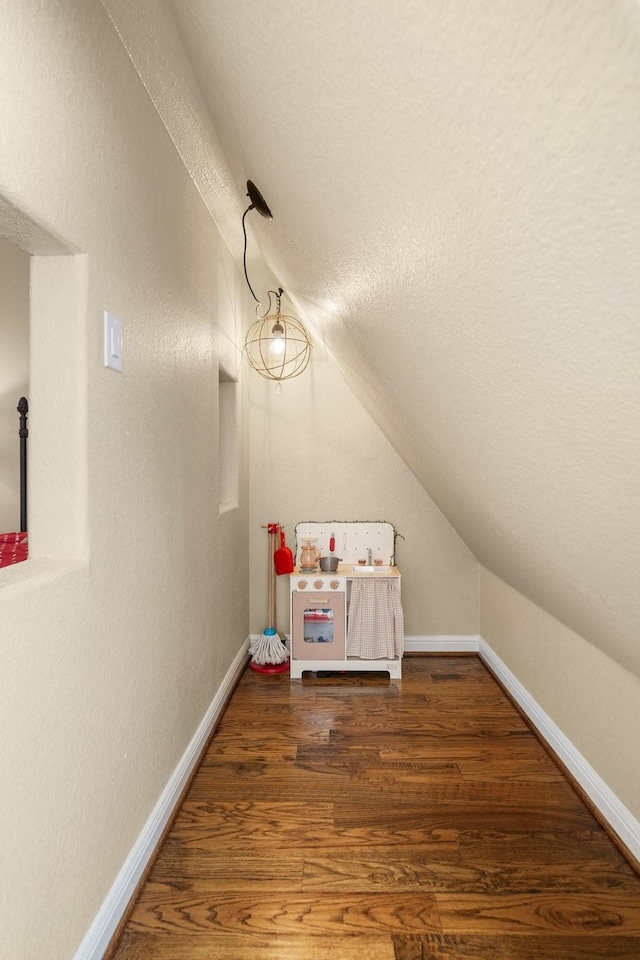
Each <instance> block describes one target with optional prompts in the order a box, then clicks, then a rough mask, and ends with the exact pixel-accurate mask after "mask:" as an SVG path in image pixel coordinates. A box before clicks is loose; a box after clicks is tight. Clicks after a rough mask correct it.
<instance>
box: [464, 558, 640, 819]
mask: <svg viewBox="0 0 640 960" xmlns="http://www.w3.org/2000/svg"><path fill="white" fill-rule="evenodd" d="M480 583H481V626H480V632H481V634H482V637H483V638H484V639H485V640H486V641H487V643H489V644H490V645H491V647H492V648H493V649H494V650H495V652H496V653H497V654H498V656H499V657H500V658H501V659H502V660H503V661H504V662H505V663H506V665H507V666H508V667H509V669H510V670H512V671H513V673H514V674H515V675H516V676H517V678H518V680H519V681H520V683H522V685H523V686H524V687H525V688H526V689H527V690H528V692H529V693H530V694H531V696H532V697H534V698H535V700H537V702H538V703H539V704H540V706H541V707H542V708H543V710H545V711H546V713H548V714H549V716H550V717H551V719H552V720H553V721H554V722H555V723H556V724H557V725H558V727H560V729H561V730H562V732H563V733H564V734H565V735H566V736H567V737H568V738H569V740H571V742H572V743H573V744H574V746H576V747H577V748H578V750H579V751H580V753H581V754H582V755H583V756H584V757H585V759H586V760H588V762H589V763H590V764H591V766H592V767H593V768H594V770H596V772H597V773H598V774H599V775H600V776H601V777H602V779H603V780H604V781H605V783H606V784H607V785H608V786H609V787H610V788H611V790H613V792H614V793H615V794H616V795H617V796H618V798H619V799H620V800H621V801H622V803H624V804H625V806H626V807H628V809H629V810H630V811H631V813H632V814H633V815H634V816H635V817H636V818H640V764H638V763H637V762H636V758H637V757H638V756H640V682H639V681H638V678H637V677H635V676H634V675H633V674H632V673H630V672H628V671H627V670H625V669H624V667H621V666H620V665H619V664H618V663H616V662H615V661H614V660H612V659H611V658H610V657H608V656H607V655H606V654H604V653H603V652H602V651H601V650H599V649H598V648H597V647H595V646H594V645H593V644H592V643H589V642H588V641H587V640H585V639H584V638H583V637H580V636H579V635H578V634H576V633H574V632H573V631H572V630H569V629H568V627H565V626H563V624H561V623H559V622H558V621H557V620H555V619H554V618H553V617H552V616H551V615H550V614H548V613H546V612H545V611H544V610H542V609H541V608H540V607H538V606H536V604H535V603H532V602H531V601H530V600H528V599H527V598H526V597H524V596H522V594H520V593H518V592H517V591H516V590H514V589H513V588H512V587H510V586H508V585H507V584H506V583H504V582H503V581H502V580H499V579H498V577H496V576H494V575H493V574H492V573H489V572H488V571H487V570H485V569H484V568H481V578H480Z"/></svg>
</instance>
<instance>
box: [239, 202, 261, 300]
mask: <svg viewBox="0 0 640 960" xmlns="http://www.w3.org/2000/svg"><path fill="white" fill-rule="evenodd" d="M254 207H255V203H252V204H251V205H250V206H248V207H247V209H246V210H245V212H244V214H243V215H242V232H243V234H244V253H243V255H242V263H243V265H244V278H245V280H246V281H247V286H248V287H249V290H251V296H252V297H253V299H254V300H255V302H256V303H260V301H259V300H258V298H257V297H256V295H255V293H254V292H253V287H252V286H251V284H250V283H249V277H248V275H247V228H246V227H245V225H244V218H245V217H246V215H247V214H248V213H249V210H253V208H254Z"/></svg>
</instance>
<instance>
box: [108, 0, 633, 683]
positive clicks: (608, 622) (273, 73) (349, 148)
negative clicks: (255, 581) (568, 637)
mask: <svg viewBox="0 0 640 960" xmlns="http://www.w3.org/2000/svg"><path fill="white" fill-rule="evenodd" d="M104 3H105V7H106V8H107V9H108V10H109V11H110V13H111V15H112V17H113V19H114V22H116V25H118V26H119V28H120V29H121V33H122V35H123V39H124V40H125V43H127V41H128V42H129V43H130V45H131V46H130V52H131V53H132V57H133V59H134V62H136V54H135V48H136V38H135V36H134V34H135V31H132V30H131V23H129V27H128V28H127V24H126V22H125V21H126V19H127V12H126V7H127V4H126V3H124V0H122V2H121V0H104ZM134 6H136V7H137V9H138V15H139V18H140V22H141V23H142V24H144V31H143V32H144V35H145V36H146V37H147V72H149V71H150V72H151V73H154V74H155V80H154V79H153V78H152V82H151V84H150V87H149V89H150V92H151V95H152V96H154V98H155V99H156V101H157V105H158V108H159V110H160V112H161V115H163V116H165V117H168V118H169V119H168V120H166V119H165V122H167V126H168V128H169V130H170V132H172V135H174V139H176V143H177V145H178V148H179V149H183V156H184V157H185V162H186V163H187V165H188V166H189V167H190V169H191V172H192V175H193V176H194V180H195V181H196V183H198V185H199V186H200V189H201V190H203V195H206V185H207V183H209V184H210V183H211V182H212V181H215V182H217V183H218V185H219V187H220V188H219V190H218V193H219V194H220V195H219V196H218V198H217V199H216V197H215V196H214V198H213V204H212V212H213V213H214V216H216V218H217V219H219V221H223V222H221V224H220V225H221V227H222V228H223V229H224V228H225V227H226V229H227V236H228V237H229V242H230V245H231V246H232V248H233V249H235V250H236V251H237V250H238V249H239V247H238V244H239V240H240V232H239V222H240V216H241V213H242V210H243V209H244V207H245V205H246V200H245V198H244V185H245V182H246V180H247V178H251V179H253V180H255V181H256V183H257V184H258V185H259V187H260V189H261V190H262V192H263V194H264V196H265V198H266V199H267V201H268V203H269V205H270V207H271V209H272V211H273V214H274V220H273V221H272V222H271V223H268V222H266V221H261V220H260V218H259V217H258V216H257V215H256V214H254V215H253V217H254V219H253V220H252V221H251V223H252V227H253V229H254V231H255V232H254V237H255V238H256V240H257V242H258V243H259V245H260V248H261V250H262V252H263V254H264V256H265V259H266V260H267V262H268V263H269V265H270V266H271V268H272V270H273V271H274V274H275V276H276V277H278V278H279V282H280V283H281V285H282V286H283V287H284V288H285V290H286V291H287V292H288V294H289V295H290V297H291V299H292V300H293V302H294V303H295V304H296V306H297V307H298V308H299V309H300V310H301V311H303V313H304V315H305V316H306V318H307V320H308V322H309V323H310V324H311V325H312V327H313V329H314V331H315V332H316V333H317V335H318V336H319V337H320V338H322V339H323V340H324V341H325V343H326V345H327V347H328V348H329V350H330V352H331V354H332V355H333V356H334V358H335V360H336V362H337V363H338V365H339V366H340V367H341V368H342V370H343V372H344V373H345V375H346V376H347V377H348V378H349V380H350V382H351V383H352V386H353V387H354V389H355V390H356V391H357V393H358V394H359V395H360V396H361V397H362V398H363V400H364V401H365V403H366V404H367V406H368V407H369V409H370V411H371V412H372V414H373V415H374V417H375V418H376V419H377V421H378V422H379V423H380V425H381V426H382V428H383V429H384V430H385V432H386V434H387V436H388V437H389V439H390V440H391V442H392V443H393V444H394V445H395V446H396V448H397V449H398V450H399V452H400V453H401V454H402V456H403V457H404V458H405V460H406V462H407V463H408V464H409V466H410V467H411V468H412V470H413V471H414V472H415V474H416V476H417V477H418V479H419V480H420V481H421V483H422V484H423V486H424V487H425V489H426V490H427V491H428V492H429V493H430V494H431V496H432V497H433V498H434V499H435V500H436V502H437V503H438V504H439V506H440V507H441V508H442V510H443V511H444V513H445V514H446V516H447V517H448V518H449V520H450V521H451V522H452V523H453V525H454V526H455V527H456V529H457V530H458V531H459V533H460V534H461V535H462V537H463V538H464V540H465V541H466V542H467V544H468V545H469V547H470V548H471V549H472V550H473V552H474V553H475V554H476V556H477V557H478V559H479V560H480V561H481V563H483V564H484V565H485V566H486V567H488V568H489V569H490V570H492V571H493V572H494V573H496V574H497V575H498V576H499V577H501V578H502V579H504V580H506V581H507V582H508V583H510V584H511V585H512V586H514V587H515V588H516V589H518V590H520V591H521V592H522V593H524V594H525V595H526V596H528V597H530V598H531V599H532V600H534V601H535V602H536V603H538V604H539V605H540V606H542V607H543V608H545V609H546V610H548V611H549V612H550V613H552V614H553V615H554V616H556V617H557V618H558V619H559V620H561V621H562V622H564V623H565V624H567V625H568V626H569V627H571V628H573V629H574V630H576V631H577V632H578V633H580V634H582V635H583V636H584V637H586V638H587V639H589V640H591V641H592V642H593V643H594V644H596V645H597V646H599V647H601V648H602V649H603V650H604V651H605V652H607V653H608V654H609V655H611V656H612V657H614V658H615V659H617V660H618V661H619V662H620V663H622V664H623V665H624V666H626V667H628V668H629V669H631V670H633V671H635V672H636V674H638V675H640V639H639V638H640V599H639V597H640V590H639V589H638V573H639V571H640V522H639V521H640V506H639V505H640V480H639V477H640V441H639V437H640V389H639V386H638V371H639V362H638V361H639V360H640V316H639V312H640V269H639V268H638V261H639V256H640V157H639V150H638V144H639V143H640V7H639V6H638V4H637V3H635V2H633V0H609V2H608V3H602V2H601V0H565V2H563V3H557V2H555V0H515V2H514V0H429V2H425V0H396V2H389V0H349V2H347V3H345V2H344V0H314V2H308V3H305V2H295V0H268V2H265V0H233V2H232V0H189V2H184V0H174V2H172V3H169V4H168V7H167V8H163V7H162V6H161V4H160V3H159V2H158V0H155V2H148V3H144V4H137V5H134ZM167 9H170V11H171V13H172V14H173V17H174V18H175V25H176V29H177V31H178V32H177V35H176V36H177V37H179V38H180V39H181V41H182V43H183V44H184V49H185V50H186V52H187V56H188V59H187V58H186V57H185V58H184V62H182V61H181V66H180V70H179V71H178V72H177V73H176V71H175V70H172V68H171V64H170V63H169V62H168V61H166V62H163V61H162V58H161V57H158V51H159V50H160V49H161V44H160V43H159V41H158V37H155V38H154V39H153V42H152V40H149V38H150V37H152V38H153V35H154V31H156V30H158V26H157V24H158V22H159V19H163V18H164V16H165V13H166V10H167ZM167 22H168V21H166V20H165V19H163V24H164V28H166V25H167ZM139 27H140V24H139V25H138V28H139ZM138 32H139V29H138ZM127 34H129V35H128V36H127ZM165 39H166V38H165ZM137 42H138V48H140V36H138V41H137ZM174 42H176V43H177V42H179V41H176V40H175V38H174ZM181 49H182V48H181ZM154 57H155V58H156V59H155V67H153V69H152V68H151V66H150V65H151V64H152V62H153V58H154ZM143 73H144V71H143ZM178 74H180V76H178ZM163 78H164V79H163ZM185 78H187V79H186V80H185ZM143 79H144V77H143ZM154 84H155V86H154ZM189 90H191V92H192V93H193V94H194V96H195V98H196V100H198V102H199V103H200V106H199V107H198V110H199V111H200V122H201V124H202V125H203V126H204V127H207V125H208V126H210V127H212V129H213V130H215V136H216V137H217V138H219V140H218V141H217V143H218V145H219V146H220V151H218V152H216V151H214V152H213V153H212V155H211V156H210V157H207V156H206V154H205V153H203V149H202V145H203V143H205V140H206V138H205V140H203V139H202V137H201V136H200V135H195V134H194V133H193V131H192V133H191V134H189V133H187V134H185V133H184V131H183V132H182V134H181V133H180V131H179V130H178V131H177V133H176V125H177V120H176V118H179V117H180V116H181V115H183V109H182V107H183V106H184V102H185V99H184V98H185V91H187V93H188V91H189ZM154 91H155V92H154ZM202 105H206V110H207V111H208V116H206V117H204V116H202V110H201V106H202ZM189 109H190V110H193V109H194V108H193V106H191V107H190V108H189ZM163 111H164V113H163ZM172 115H173V117H174V119H173V121H171V116H172ZM194 129H195V124H194ZM199 136H200V139H198V137H199ZM216 150H217V148H216ZM220 152H221V154H222V155H223V156H224V158H225V159H224V161H223V160H222V159H221V156H220V155H219V154H220ZM225 163H226V164H228V167H226V168H225V170H226V172H225V174H224V176H222V177H221V176H220V174H219V172H218V173H216V170H217V171H219V170H220V169H221V165H223V164H225ZM209 167H210V169H209ZM203 184H204V187H203ZM220 185H221V186H220ZM232 208H233V212H234V214H235V216H236V218H237V219H236V222H235V224H232V222H231V221H232V219H233V217H232V215H231V213H230V210H231V209H232ZM355 439H357V438H355Z"/></svg>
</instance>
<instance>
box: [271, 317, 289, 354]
mask: <svg viewBox="0 0 640 960" xmlns="http://www.w3.org/2000/svg"><path fill="white" fill-rule="evenodd" d="M271 334H272V336H273V340H272V341H271V343H270V344H269V352H270V354H271V356H272V357H282V356H283V355H284V352H285V350H286V348H287V341H286V339H285V337H284V327H283V326H282V324H281V323H280V321H279V320H276V322H275V323H274V325H273V327H272V328H271Z"/></svg>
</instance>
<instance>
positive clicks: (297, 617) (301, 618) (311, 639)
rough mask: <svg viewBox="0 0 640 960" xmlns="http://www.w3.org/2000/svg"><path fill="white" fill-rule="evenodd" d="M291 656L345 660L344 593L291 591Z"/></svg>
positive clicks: (303, 658)
mask: <svg viewBox="0 0 640 960" xmlns="http://www.w3.org/2000/svg"><path fill="white" fill-rule="evenodd" d="M292 613H293V629H292V643H293V658H294V660H344V656H345V642H344V593H334V594H331V595H329V594H327V593H301V592H296V593H294V594H293V604H292Z"/></svg>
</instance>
